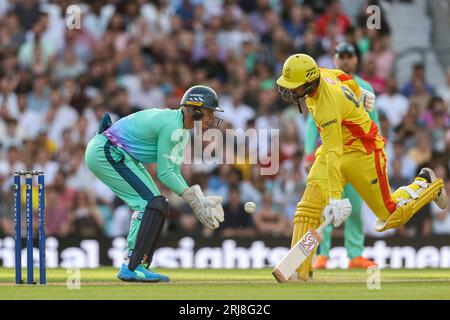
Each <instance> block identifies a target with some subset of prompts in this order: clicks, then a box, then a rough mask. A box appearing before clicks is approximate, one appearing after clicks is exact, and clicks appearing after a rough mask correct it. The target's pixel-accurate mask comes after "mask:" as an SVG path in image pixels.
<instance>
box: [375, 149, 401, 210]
mask: <svg viewBox="0 0 450 320" xmlns="http://www.w3.org/2000/svg"><path fill="white" fill-rule="evenodd" d="M380 156H382V157H383V160H384V166H383V168H381V160H380ZM386 162H387V161H386V155H385V154H384V151H383V150H382V149H375V167H376V170H377V176H378V181H379V183H380V189H381V196H382V197H383V202H384V205H385V206H386V209H387V210H388V211H389V212H390V213H392V212H394V211H395V210H397V204H396V203H395V201H394V200H393V199H392V197H391V190H390V189H389V183H388V179H387V177H386V175H387V171H386Z"/></svg>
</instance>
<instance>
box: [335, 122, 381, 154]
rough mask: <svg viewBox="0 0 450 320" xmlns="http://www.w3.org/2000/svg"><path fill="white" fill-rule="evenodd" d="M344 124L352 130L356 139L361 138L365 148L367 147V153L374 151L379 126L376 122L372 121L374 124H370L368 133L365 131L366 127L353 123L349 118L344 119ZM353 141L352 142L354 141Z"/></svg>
mask: <svg viewBox="0 0 450 320" xmlns="http://www.w3.org/2000/svg"><path fill="white" fill-rule="evenodd" d="M342 125H344V126H345V127H346V128H347V129H348V131H350V133H351V134H352V136H353V137H355V139H359V140H360V141H361V143H362V144H363V146H364V148H365V149H366V152H367V154H370V153H372V151H373V150H374V149H375V140H376V136H377V134H378V127H377V125H376V124H375V122H373V121H372V125H371V126H370V130H369V132H368V133H365V132H364V129H363V128H362V127H361V126H360V125H359V124H356V123H353V122H352V121H349V120H344V121H342ZM353 141H354V140H353ZM353 141H351V142H352V143H353ZM350 144H351V143H350ZM347 145H348V144H347Z"/></svg>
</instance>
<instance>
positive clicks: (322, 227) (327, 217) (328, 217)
mask: <svg viewBox="0 0 450 320" xmlns="http://www.w3.org/2000/svg"><path fill="white" fill-rule="evenodd" d="M327 210H328V209H325V212H326V211H327ZM332 221H333V216H332V215H331V214H329V215H325V221H324V222H323V223H322V224H321V225H320V227H319V228H317V230H316V231H317V233H319V234H320V235H322V233H323V230H325V228H326V227H328V225H329V224H330V223H331V222H332Z"/></svg>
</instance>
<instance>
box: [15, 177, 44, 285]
mask: <svg viewBox="0 0 450 320" xmlns="http://www.w3.org/2000/svg"><path fill="white" fill-rule="evenodd" d="M22 176H25V187H26V188H25V189H26V190H25V212H26V240H27V246H26V248H27V249H26V252H27V281H26V283H27V284H36V282H34V255H33V251H34V247H33V240H34V239H33V227H34V226H33V176H37V182H38V226H39V232H38V233H39V234H38V235H39V283H40V284H46V283H47V278H46V266H45V181H44V172H39V171H18V172H15V173H14V229H15V254H16V256H15V266H16V284H21V283H24V282H23V280H22V230H21V228H22V217H21V215H22V203H21V177H22Z"/></svg>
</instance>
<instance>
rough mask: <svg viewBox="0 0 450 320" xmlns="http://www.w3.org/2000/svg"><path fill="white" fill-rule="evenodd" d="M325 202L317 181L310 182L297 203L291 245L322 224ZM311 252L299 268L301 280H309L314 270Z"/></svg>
mask: <svg viewBox="0 0 450 320" xmlns="http://www.w3.org/2000/svg"><path fill="white" fill-rule="evenodd" d="M323 207H324V203H323V194H322V190H321V188H320V186H319V185H318V184H317V183H314V182H313V183H309V184H308V185H307V186H306V190H305V192H304V194H303V197H302V200H301V201H300V202H299V203H298V204H297V210H296V212H295V217H294V233H293V235H292V243H291V247H292V246H294V245H295V244H296V243H297V242H298V240H300V238H301V237H302V236H303V235H304V234H305V233H306V232H307V231H308V230H309V229H311V228H313V229H316V228H317V227H319V225H320V221H321V218H322V211H323ZM313 257H314V254H311V255H310V256H309V257H308V258H307V259H306V260H305V261H304V262H303V263H302V265H301V266H300V267H299V268H298V269H297V272H298V277H299V279H301V280H305V281H306V280H309V278H310V276H311V275H310V272H311V271H312V264H311V262H312V258H313Z"/></svg>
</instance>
